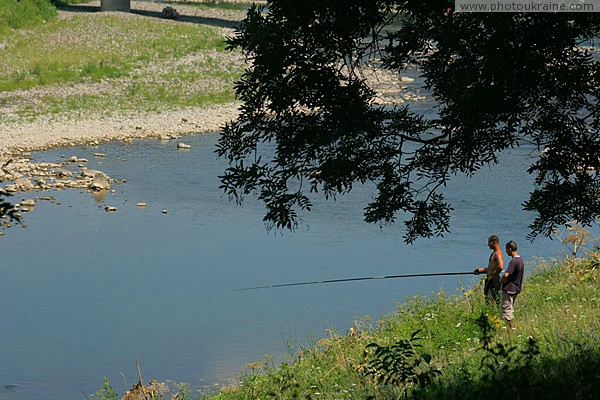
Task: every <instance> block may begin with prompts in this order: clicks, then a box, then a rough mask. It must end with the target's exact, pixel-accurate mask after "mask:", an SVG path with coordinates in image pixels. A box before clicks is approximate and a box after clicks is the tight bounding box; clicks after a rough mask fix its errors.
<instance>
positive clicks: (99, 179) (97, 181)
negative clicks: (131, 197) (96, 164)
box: [90, 172, 110, 190]
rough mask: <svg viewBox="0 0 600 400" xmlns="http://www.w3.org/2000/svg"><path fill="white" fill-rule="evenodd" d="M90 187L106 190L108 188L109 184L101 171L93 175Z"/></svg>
mask: <svg viewBox="0 0 600 400" xmlns="http://www.w3.org/2000/svg"><path fill="white" fill-rule="evenodd" d="M90 188H92V189H94V190H107V189H110V184H109V183H108V179H106V176H104V174H103V173H101V172H98V173H97V174H96V175H94V180H93V181H92V184H91V185H90Z"/></svg>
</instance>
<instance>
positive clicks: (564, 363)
mask: <svg viewBox="0 0 600 400" xmlns="http://www.w3.org/2000/svg"><path fill="white" fill-rule="evenodd" d="M582 347H583V346H582ZM582 347H581V348H580V349H579V350H580V351H578V352H577V353H576V354H573V355H572V356H569V357H566V358H556V359H554V358H551V357H547V356H546V357H544V358H543V359H541V360H536V361H534V362H533V363H532V364H530V365H521V366H516V367H510V366H507V368H503V369H501V370H500V371H497V372H496V373H495V374H492V373H491V372H490V371H485V372H487V373H489V378H486V377H485V373H484V378H479V379H474V378H473V377H472V375H471V373H469V372H467V371H461V373H459V374H456V375H454V376H453V377H452V378H450V379H449V378H448V377H444V376H442V377H441V378H440V379H438V380H437V381H436V382H435V383H433V384H431V385H430V386H429V387H425V388H421V389H420V390H419V391H418V392H417V393H414V398H415V399H441V400H443V399H464V400H484V399H485V400H495V399H498V400H500V399H502V400H505V399H520V400H529V399H531V400H534V399H535V400H538V399H550V400H554V399H556V400H558V399H561V400H562V399H598V398H600V350H598V349H594V350H592V349H584V348H582Z"/></svg>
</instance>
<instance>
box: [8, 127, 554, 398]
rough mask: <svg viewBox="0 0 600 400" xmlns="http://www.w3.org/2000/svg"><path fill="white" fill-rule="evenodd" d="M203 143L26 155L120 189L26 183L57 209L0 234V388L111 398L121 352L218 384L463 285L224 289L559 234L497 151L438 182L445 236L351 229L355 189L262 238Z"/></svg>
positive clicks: (549, 253) (250, 204) (359, 271)
mask: <svg viewBox="0 0 600 400" xmlns="http://www.w3.org/2000/svg"><path fill="white" fill-rule="evenodd" d="M217 138H218V135H217V134H202V135H196V136H189V137H185V138H183V139H182V140H181V141H184V142H186V143H189V144H191V145H192V149H190V150H178V149H177V146H176V142H173V141H171V142H160V141H157V140H139V141H135V142H133V143H130V144H125V143H111V144H106V145H102V146H99V147H87V148H86V147H83V148H71V149H57V150H52V151H47V152H43V153H37V154H34V157H35V159H36V160H39V161H57V160H59V159H60V157H61V155H64V156H66V157H70V156H71V155H76V156H77V157H85V158H87V159H89V160H90V161H89V164H90V165H89V167H90V168H97V169H101V170H102V171H104V172H106V173H108V174H109V175H111V176H115V175H117V177H118V178H120V179H126V180H127V183H124V184H121V185H118V186H116V187H115V189H116V193H114V194H112V193H109V194H108V195H107V196H106V198H105V199H104V200H96V199H94V198H93V196H92V194H90V193H88V192H80V191H76V190H70V191H59V192H51V193H49V194H38V195H40V196H43V195H53V196H55V197H56V201H57V203H60V205H58V204H53V203H50V202H47V201H41V202H39V203H38V205H36V207H35V209H34V210H33V211H32V212H30V213H27V214H25V223H26V224H27V225H28V227H27V228H26V229H21V228H19V227H17V228H13V229H9V230H8V231H7V234H6V236H4V237H2V238H0V248H1V249H2V250H1V251H2V260H1V264H0V321H1V323H0V399H2V400H17V399H18V400H33V399H36V400H37V399H47V400H59V399H61V400H65V399H83V398H84V397H86V396H87V395H89V394H91V393H93V392H94V391H96V390H97V389H98V388H100V387H101V385H102V377H104V376H106V377H108V378H109V379H110V381H111V383H112V384H113V385H114V386H115V387H116V388H117V389H118V390H119V392H120V393H121V394H123V392H124V389H126V388H129V387H130V386H131V385H132V384H133V383H135V382H136V381H137V371H136V367H135V360H136V357H140V359H141V363H142V372H143V375H144V377H145V379H146V380H149V379H151V378H154V377H155V378H157V379H159V380H161V381H166V380H174V381H186V382H189V383H190V384H191V385H192V386H193V387H195V388H201V387H204V386H211V387H216V386H215V384H225V383H227V382H228V381H229V380H230V379H232V378H234V377H235V376H236V375H237V374H238V373H239V372H240V371H241V370H242V369H243V367H244V365H245V364H246V363H250V362H254V361H258V360H261V359H263V356H264V355H265V354H270V355H272V356H274V357H275V360H281V357H282V355H284V354H286V352H287V351H288V349H289V348H292V349H293V348H294V347H295V346H297V345H304V344H306V343H307V341H308V340H309V338H315V337H316V338H318V337H322V336H324V335H326V333H324V329H327V328H333V329H339V330H340V331H342V332H343V331H344V330H346V329H348V328H349V327H350V326H351V325H352V324H353V321H354V320H355V319H357V318H361V317H364V316H366V315H369V316H371V317H373V318H375V319H376V318H378V317H379V316H381V315H383V314H386V313H389V312H392V311H394V309H395V307H396V303H397V302H401V301H402V300H403V299H405V298H406V297H407V296H413V295H427V294H429V293H431V292H432V291H438V290H445V291H447V292H453V291H455V290H456V289H457V288H458V287H459V285H461V284H462V285H464V286H466V287H471V286H472V285H473V284H474V278H472V277H470V276H468V277H466V278H463V279H462V280H461V279H459V278H458V277H433V278H413V279H394V280H383V281H382V280H379V281H367V282H351V283H344V284H330V285H315V286H302V287H291V288H281V289H268V290H256V291H240V292H231V291H230V289H234V288H239V287H247V286H256V285H264V284H276V283H285V282H295V281H306V280H320V279H332V278H341V277H359V276H372V275H389V274H404V273H406V274H410V273H426V272H458V271H470V270H472V269H473V268H474V267H477V266H483V265H485V263H486V261H487V257H488V255H489V249H488V248H487V245H486V241H487V237H488V236H489V235H491V234H497V235H499V236H500V239H501V241H502V243H504V242H506V241H508V240H515V241H516V242H517V243H518V244H519V245H520V248H519V252H520V253H521V254H522V255H523V257H524V258H525V259H526V260H529V261H531V260H532V259H533V258H534V257H553V256H556V255H558V254H560V253H561V252H562V251H563V250H562V249H561V245H560V243H558V241H556V240H554V241H551V240H549V239H547V238H538V239H537V240H536V241H535V242H534V243H529V242H527V241H526V239H525V236H526V234H527V232H528V229H527V225H528V223H529V222H530V221H531V219H532V218H533V215H531V214H528V213H526V212H524V211H522V210H521V207H520V204H521V203H522V202H523V201H524V200H525V199H526V197H527V193H528V191H529V190H530V189H531V181H532V179H531V177H529V176H528V175H527V174H526V173H525V172H524V171H525V169H526V167H527V163H528V162H530V161H531V160H530V159H527V157H528V156H529V155H535V151H533V149H526V148H519V149H516V150H512V151H511V152H507V153H506V154H503V155H502V157H501V160H500V161H501V162H500V165H497V166H493V167H491V168H487V169H485V170H483V171H481V172H480V173H478V174H477V175H476V176H475V177H473V178H472V179H467V178H464V177H457V178H455V179H453V181H452V182H451V184H450V186H449V187H448V189H447V195H448V197H449V198H450V199H451V200H452V204H453V206H454V208H455V209H456V210H455V212H454V214H453V217H452V233H451V234H448V235H446V237H445V238H437V239H431V240H420V241H418V242H417V243H416V244H414V245H413V246H407V245H405V244H404V243H403V241H402V234H403V231H402V224H396V225H392V226H386V227H383V228H380V227H379V226H376V225H369V224H366V223H364V222H362V219H361V217H362V208H363V207H364V205H365V203H366V201H368V199H369V198H370V195H371V189H370V188H368V187H358V188H357V189H356V190H355V191H354V192H353V193H351V194H350V195H347V196H344V197H341V198H338V200H337V201H336V202H325V201H324V200H323V199H319V198H317V200H316V204H315V207H314V210H313V211H312V212H311V213H307V214H303V215H302V216H303V219H304V224H303V225H301V226H300V228H299V229H298V230H297V231H296V232H294V233H291V232H283V233H281V232H278V233H274V232H267V231H266V230H265V227H264V225H263V223H262V217H263V214H264V209H263V207H262V205H261V204H259V203H258V202H256V201H255V200H254V199H251V198H249V199H247V201H246V202H245V203H244V205H243V206H242V207H240V206H238V205H236V204H235V203H232V202H229V201H228V199H227V198H226V197H225V196H224V195H223V193H222V192H221V190H220V189H218V185H219V181H218V178H217V176H218V175H219V174H221V173H222V171H223V170H224V168H225V163H224V162H223V161H222V160H219V159H217V158H216V157H215V155H214V147H215V143H216V141H217ZM97 152H100V153H105V154H106V155H107V157H106V158H102V159H100V158H95V157H94V156H93V154H94V153H97ZM98 162H101V163H102V164H101V165H97V163H98ZM31 196H32V195H31V194H24V195H22V196H18V197H17V198H16V199H15V200H20V199H21V198H30V197H31ZM138 202H145V203H147V207H146V208H140V207H136V203H138ZM104 206H114V207H117V209H118V210H117V211H116V212H114V213H107V212H105V211H104ZM163 209H166V210H167V213H166V214H164V213H162V210H163Z"/></svg>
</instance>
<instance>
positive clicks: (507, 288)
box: [473, 235, 524, 329]
mask: <svg viewBox="0 0 600 400" xmlns="http://www.w3.org/2000/svg"><path fill="white" fill-rule="evenodd" d="M488 247H489V248H490V249H491V250H492V254H491V255H490V259H489V261H488V266H487V268H476V269H475V271H473V272H474V273H475V274H480V273H482V272H485V273H486V278H485V286H484V289H483V293H484V295H485V300H486V302H487V303H488V304H490V303H495V304H496V305H500V299H499V297H498V293H499V291H500V287H501V286H502V299H501V300H502V303H501V304H502V318H503V319H504V320H505V321H506V322H507V323H508V325H509V327H510V328H511V329H515V320H514V311H515V299H516V297H517V295H518V294H519V293H521V286H522V282H523V271H524V264H523V260H522V259H521V256H520V255H519V254H518V253H517V244H516V243H515V242H513V241H510V242H508V243H506V254H508V255H509V256H511V257H512V260H511V261H510V263H509V265H508V268H507V270H506V271H505V272H504V273H502V271H503V270H504V258H503V256H502V250H500V239H498V236H496V235H493V236H490V237H489V239H488Z"/></svg>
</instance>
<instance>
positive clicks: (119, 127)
mask: <svg viewBox="0 0 600 400" xmlns="http://www.w3.org/2000/svg"><path fill="white" fill-rule="evenodd" d="M237 107H238V105H237V104H230V105H224V106H213V107H210V108H192V109H184V110H176V111H168V112H164V113H158V114H139V115H129V116H121V117H111V118H102V117H91V118H88V119H85V120H76V121H68V120H67V121H64V120H53V119H52V117H51V116H50V117H45V118H44V119H42V120H37V121H35V122H26V123H21V124H18V125H15V124H6V125H2V124H0V159H2V158H6V157H7V156H10V155H14V154H16V153H21V152H23V151H38V150H45V149H48V148H52V147H66V146H76V145H82V144H87V143H90V142H107V141H111V140H123V139H133V138H160V137H164V136H165V135H169V134H177V135H180V134H184V133H197V132H211V131H216V130H219V129H220V127H222V126H223V125H224V124H225V123H226V122H228V121H231V120H232V119H235V118H236V116H237V115H238V111H237Z"/></svg>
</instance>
